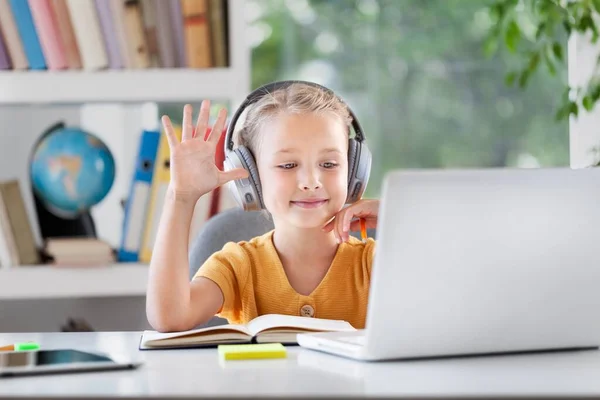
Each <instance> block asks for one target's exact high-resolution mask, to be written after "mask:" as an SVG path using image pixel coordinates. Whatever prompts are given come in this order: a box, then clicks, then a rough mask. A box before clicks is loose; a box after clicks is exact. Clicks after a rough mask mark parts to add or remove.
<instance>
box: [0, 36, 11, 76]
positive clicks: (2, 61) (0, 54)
mask: <svg viewBox="0 0 600 400" xmlns="http://www.w3.org/2000/svg"><path fill="white" fill-rule="evenodd" d="M0 69H10V58H9V56H8V49H7V48H6V45H5V44H4V35H2V32H1V31H0Z"/></svg>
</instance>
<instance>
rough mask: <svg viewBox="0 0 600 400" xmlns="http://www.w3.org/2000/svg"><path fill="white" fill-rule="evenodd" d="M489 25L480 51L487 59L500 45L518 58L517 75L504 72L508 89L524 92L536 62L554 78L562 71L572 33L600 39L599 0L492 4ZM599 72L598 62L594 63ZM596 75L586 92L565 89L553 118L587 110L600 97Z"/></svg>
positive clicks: (526, 0) (528, 0) (516, 0)
mask: <svg viewBox="0 0 600 400" xmlns="http://www.w3.org/2000/svg"><path fill="white" fill-rule="evenodd" d="M487 10H488V12H489V15H490V17H491V18H492V21H493V24H492V26H491V29H490V30H489V36H488V38H487V39H486V41H485V45H484V47H483V49H484V51H485V53H486V54H487V55H493V54H494V53H495V52H496V51H497V50H498V47H499V46H498V43H503V44H504V46H505V47H506V49H507V50H508V51H509V52H510V53H512V54H515V55H518V56H519V57H520V59H521V63H520V64H519V66H518V68H517V69H516V70H512V71H509V72H508V73H507V76H506V79H505V82H506V84H507V85H514V84H515V83H516V84H518V86H519V87H521V88H524V87H525V86H526V85H527V83H528V81H529V79H530V77H531V76H532V75H533V74H534V73H536V70H537V69H538V65H539V63H540V60H542V61H543V63H544V65H545V66H546V68H547V70H548V72H549V73H550V74H551V75H552V76H556V75H557V70H559V69H560V70H564V69H565V68H566V57H565V53H566V46H567V45H566V40H565V38H568V37H569V36H570V35H571V34H587V35H589V37H590V38H591V41H592V42H593V43H596V42H597V40H598V37H599V27H598V23H597V22H596V21H597V19H596V18H597V16H598V13H599V12H600V0H495V1H494V3H493V4H492V5H490V6H489V8H488V9H487ZM595 69H596V70H599V68H598V61H597V63H596V68H595ZM599 75H600V74H595V76H593V77H592V79H591V80H590V81H589V83H588V84H587V85H586V86H585V87H571V86H569V84H568V82H566V81H565V82H563V83H562V84H563V86H564V87H565V90H566V91H567V93H568V95H567V96H563V100H562V103H561V104H560V105H559V106H558V110H557V111H556V114H555V116H556V118H557V119H566V118H568V117H569V116H570V115H574V116H577V115H578V113H579V111H580V108H581V107H583V108H584V109H586V110H587V111H591V110H592V109H593V108H594V105H595V104H596V102H597V101H598V99H599V98H600V91H599V89H598V85H599V81H600V76H599Z"/></svg>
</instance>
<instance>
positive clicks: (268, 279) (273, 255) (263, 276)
mask: <svg viewBox="0 0 600 400" xmlns="http://www.w3.org/2000/svg"><path fill="white" fill-rule="evenodd" d="M273 232H274V231H270V232H268V233H266V234H264V235H262V236H258V237H256V238H254V239H252V240H250V241H247V242H246V241H244V242H239V243H233V242H230V243H227V244H226V245H225V246H224V247H223V249H222V250H221V251H218V252H216V253H214V254H213V255H212V256H211V257H209V259H208V260H206V262H205V263H204V265H202V267H201V268H200V269H199V270H198V272H197V273H196V275H195V276H194V278H196V277H199V276H204V277H206V278H208V279H210V280H212V281H213V282H215V283H216V284H217V285H218V286H219V287H220V288H221V291H222V292H223V299H224V300H223V306H222V307H221V310H220V311H219V313H218V314H217V315H218V316H220V317H222V318H226V319H227V320H228V321H229V323H232V324H245V323H247V322H248V321H250V320H252V319H253V318H256V317H258V316H259V315H264V314H286V315H298V316H310V317H314V318H327V319H340V320H345V321H348V322H349V323H350V324H352V326H354V327H355V328H357V329H362V328H364V327H365V319H366V315H367V300H368V297H369V284H370V281H371V265H372V262H373V253H374V249H375V241H374V240H373V239H371V238H369V239H368V240H367V241H366V243H363V242H362V241H360V240H358V239H356V238H354V237H352V236H351V237H350V241H349V242H345V243H342V244H340V245H339V247H338V250H337V253H336V255H335V257H334V259H333V262H332V263H331V266H330V267H329V270H328V271H327V274H326V275H325V277H324V278H323V280H322V281H321V283H320V284H319V285H318V286H317V287H316V288H315V290H314V291H313V292H312V293H311V294H310V295H308V296H305V295H302V294H299V293H297V292H296V291H295V290H294V289H293V288H292V286H291V285H290V283H289V281H288V279H287V275H286V274H285V271H284V269H283V266H282V264H281V261H280V259H279V255H278V254H277V250H276V249H275V246H274V245H273V239H272V238H273Z"/></svg>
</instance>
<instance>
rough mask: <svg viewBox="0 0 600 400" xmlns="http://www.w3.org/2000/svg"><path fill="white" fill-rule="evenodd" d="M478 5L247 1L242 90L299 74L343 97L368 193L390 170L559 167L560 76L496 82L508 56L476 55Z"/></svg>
mask: <svg viewBox="0 0 600 400" xmlns="http://www.w3.org/2000/svg"><path fill="white" fill-rule="evenodd" d="M486 4H487V3H486V2H485V1H482V0H312V1H307V0H248V4H247V18H248V22H249V24H250V28H249V29H250V32H249V33H250V34H249V40H251V46H252V47H253V51H252V86H253V88H256V87H258V86H260V85H263V84H265V83H268V82H270V81H274V80H280V79H306V80H312V81H315V82H318V83H321V84H323V85H325V86H328V87H330V88H331V89H333V90H334V91H336V92H337V93H338V94H339V95H340V96H341V97H343V98H344V99H345V100H346V101H347V102H348V103H349V104H350V105H351V106H352V108H353V110H354V112H355V113H356V115H357V116H358V118H359V120H360V122H361V124H362V126H363V129H364V130H365V133H366V136H367V139H368V145H369V148H370V149H371V151H372V152H373V156H374V159H373V169H372V173H371V180H370V182H369V187H368V192H367V195H368V196H377V195H378V193H379V190H380V186H381V182H382V179H383V175H384V174H385V172H386V171H388V170H390V169H394V168H449V167H456V168H462V167H507V166H508V167H539V166H567V165H568V164H569V150H568V145H569V137H568V124H567V122H566V121H561V122H557V121H556V120H555V118H554V113H555V110H556V106H557V104H558V101H559V96H560V93H561V92H562V86H561V82H559V81H558V80H557V79H556V77H552V76H550V74H548V73H547V72H546V71H545V70H540V71H539V73H538V74H537V75H536V76H535V77H534V78H533V79H532V81H531V82H530V84H529V86H528V88H527V89H526V90H521V89H517V88H509V87H507V86H506V85H505V78H504V77H505V74H506V73H507V72H508V70H509V68H510V67H511V66H512V67H514V65H512V64H514V62H515V60H514V59H511V57H510V56H509V55H507V54H502V53H499V54H498V55H496V56H495V57H494V58H487V57H486V56H485V55H484V54H483V50H482V49H483V40H484V34H485V30H486V28H487V26H488V24H489V23H490V21H489V18H488V17H487V14H486V13H485V12H484V11H482V10H483V8H484V7H485V5H486ZM511 63H512V64H511Z"/></svg>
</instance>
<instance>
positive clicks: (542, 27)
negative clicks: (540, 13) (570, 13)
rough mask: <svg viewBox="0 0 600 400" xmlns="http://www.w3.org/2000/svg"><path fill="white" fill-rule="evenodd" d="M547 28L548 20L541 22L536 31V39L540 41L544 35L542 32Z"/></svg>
mask: <svg viewBox="0 0 600 400" xmlns="http://www.w3.org/2000/svg"><path fill="white" fill-rule="evenodd" d="M545 29H546V22H541V23H540V24H539V25H538V27H537V30H536V32H535V40H537V41H538V42H539V41H540V38H541V37H542V34H543V33H544V30H545Z"/></svg>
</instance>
